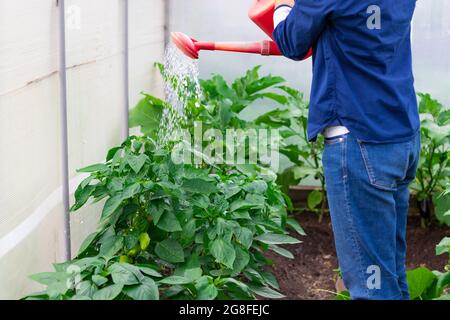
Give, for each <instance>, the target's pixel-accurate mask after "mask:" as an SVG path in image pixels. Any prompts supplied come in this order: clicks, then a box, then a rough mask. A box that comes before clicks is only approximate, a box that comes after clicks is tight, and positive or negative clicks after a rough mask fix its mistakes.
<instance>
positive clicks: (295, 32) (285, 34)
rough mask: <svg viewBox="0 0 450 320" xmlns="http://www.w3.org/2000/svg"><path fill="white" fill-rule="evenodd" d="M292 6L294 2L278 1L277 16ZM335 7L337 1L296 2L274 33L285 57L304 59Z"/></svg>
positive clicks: (314, 0) (304, 0)
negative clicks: (280, 11)
mask: <svg viewBox="0 0 450 320" xmlns="http://www.w3.org/2000/svg"><path fill="white" fill-rule="evenodd" d="M290 4H292V0H280V1H277V10H276V11H275V14H277V11H278V10H282V9H283V7H285V6H290ZM335 5H336V0H297V1H295V4H294V6H293V7H292V10H290V12H289V13H288V15H287V17H286V19H285V20H282V21H280V22H279V23H278V25H277V26H276V28H275V31H274V32H273V37H274V40H275V42H276V44H277V45H278V48H279V49H280V50H281V52H282V53H283V55H284V56H286V57H287V58H290V59H293V60H301V59H303V57H304V56H305V55H306V54H307V53H308V51H309V49H310V48H311V47H312V46H313V45H314V44H315V43H316V41H317V39H318V38H319V36H320V34H321V33H322V31H323V30H324V28H325V26H326V22H327V19H328V17H329V16H330V15H331V14H332V13H333V11H334V8H335ZM283 10H284V9H283ZM274 18H275V17H274ZM275 22H277V21H275Z"/></svg>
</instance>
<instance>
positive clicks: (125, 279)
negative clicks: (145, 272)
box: [108, 263, 139, 285]
mask: <svg viewBox="0 0 450 320" xmlns="http://www.w3.org/2000/svg"><path fill="white" fill-rule="evenodd" d="M108 271H109V272H110V273H111V277H112V279H113V281H114V283H116V284H123V285H133V284H138V283H139V280H138V279H137V278H136V276H135V274H134V273H133V272H132V271H131V270H129V269H128V268H126V267H125V266H124V264H122V263H114V264H113V265H111V266H110V267H109V268H108Z"/></svg>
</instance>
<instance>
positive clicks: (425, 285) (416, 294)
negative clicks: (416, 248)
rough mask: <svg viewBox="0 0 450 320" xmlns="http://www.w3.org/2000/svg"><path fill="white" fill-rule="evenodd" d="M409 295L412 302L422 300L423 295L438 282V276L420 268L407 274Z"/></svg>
mask: <svg viewBox="0 0 450 320" xmlns="http://www.w3.org/2000/svg"><path fill="white" fill-rule="evenodd" d="M407 279H408V287H409V295H410V299H411V300H415V299H417V298H421V297H422V295H423V294H424V293H425V292H426V291H427V290H428V289H429V288H430V287H431V286H432V285H433V283H434V282H435V281H436V275H434V274H433V272H431V271H430V270H429V269H427V268H425V267H420V268H417V269H414V270H411V271H408V272H407Z"/></svg>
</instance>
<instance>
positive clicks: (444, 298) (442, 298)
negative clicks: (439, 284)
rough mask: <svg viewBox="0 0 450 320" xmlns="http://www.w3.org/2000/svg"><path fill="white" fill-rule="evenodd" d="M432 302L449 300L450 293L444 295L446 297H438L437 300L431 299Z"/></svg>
mask: <svg viewBox="0 0 450 320" xmlns="http://www.w3.org/2000/svg"><path fill="white" fill-rule="evenodd" d="M433 300H445V301H448V300H450V293H449V294H446V295H443V296H440V297H439V298H436V299H433Z"/></svg>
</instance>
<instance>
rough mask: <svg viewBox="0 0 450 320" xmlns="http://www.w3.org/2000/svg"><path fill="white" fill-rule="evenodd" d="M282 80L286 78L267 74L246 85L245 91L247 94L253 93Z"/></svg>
mask: <svg viewBox="0 0 450 320" xmlns="http://www.w3.org/2000/svg"><path fill="white" fill-rule="evenodd" d="M283 82H286V80H284V79H283V78H282V77H274V76H271V75H268V76H266V77H263V78H261V79H258V80H256V81H254V82H252V83H251V84H250V85H249V86H247V88H246V91H247V93H248V94H254V93H256V92H258V91H262V90H264V89H267V88H270V87H272V86H275V85H277V84H280V83H283Z"/></svg>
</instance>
